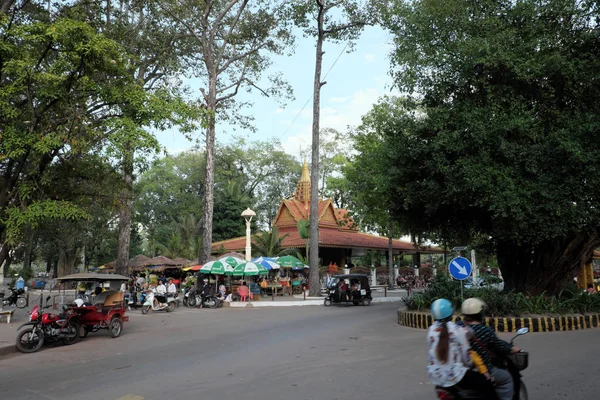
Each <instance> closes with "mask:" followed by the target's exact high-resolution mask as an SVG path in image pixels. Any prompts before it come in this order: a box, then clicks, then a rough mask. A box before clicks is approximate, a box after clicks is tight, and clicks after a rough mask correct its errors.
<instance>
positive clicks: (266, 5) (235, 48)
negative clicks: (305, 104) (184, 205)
mask: <svg viewBox="0 0 600 400" xmlns="http://www.w3.org/2000/svg"><path fill="white" fill-rule="evenodd" d="M155 1H156V3H157V4H159V5H160V6H161V7H162V9H163V10H165V11H166V12H168V13H169V14H170V15H171V16H172V17H173V18H174V19H176V20H177V21H178V22H179V23H181V24H182V25H183V26H184V28H185V29H184V30H183V31H182V32H181V34H182V35H191V36H192V37H193V38H195V40H196V41H197V44H198V45H199V47H200V48H201V53H200V54H190V59H192V60H194V61H195V68H194V70H193V72H194V74H195V75H196V78H200V79H201V81H202V86H201V88H200V91H201V92H202V96H203V102H204V108H205V109H206V111H207V112H208V113H209V118H208V124H207V125H208V126H207V128H206V138H205V139H206V142H205V143H206V146H205V156H206V164H205V168H206V173H205V196H204V207H203V216H202V253H201V255H200V262H206V261H208V259H209V258H210V254H211V250H212V233H213V229H212V228H213V210H214V197H215V192H214V184H215V145H216V126H217V122H218V121H223V120H229V121H231V122H238V123H242V124H243V125H245V126H249V125H248V123H249V122H250V119H251V118H248V117H247V116H243V114H242V113H239V112H238V111H239V110H241V109H243V106H245V105H247V104H244V103H241V104H240V103H237V104H236V96H237V95H238V93H239V91H240V90H247V91H250V92H252V91H257V92H258V93H260V94H263V95H266V96H271V95H274V96H281V95H283V96H284V97H285V96H287V95H291V92H290V89H289V86H288V85H287V84H285V82H284V81H283V80H282V79H281V77H280V76H279V75H274V76H271V77H269V79H268V81H266V80H265V79H264V77H263V72H264V71H265V70H266V69H267V68H268V67H269V66H270V65H271V61H270V60H269V58H268V57H269V55H270V54H283V53H284V52H285V51H288V50H290V46H291V44H292V40H293V37H292V35H291V34H290V31H289V29H288V26H287V24H286V20H285V19H284V18H283V15H282V7H281V3H280V2H277V1H274V0H258V1H254V2H250V1H248V0H185V1H180V0H177V1H174V0H155ZM234 105H235V107H234Z"/></svg>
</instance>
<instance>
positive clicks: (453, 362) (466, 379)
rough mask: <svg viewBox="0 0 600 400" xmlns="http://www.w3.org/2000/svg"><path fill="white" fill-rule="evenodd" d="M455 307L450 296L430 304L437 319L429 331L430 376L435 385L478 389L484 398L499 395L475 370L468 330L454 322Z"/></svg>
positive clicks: (432, 313) (495, 397)
mask: <svg viewBox="0 0 600 400" xmlns="http://www.w3.org/2000/svg"><path fill="white" fill-rule="evenodd" d="M453 313H454V308H453V307H452V304H451V303H450V301H449V300H447V299H437V300H436V301H434V302H433V303H432V304H431V315H432V316H433V319H434V321H435V322H434V323H433V325H431V326H430V327H429V331H428V332H427V343H428V344H429V351H428V366H427V372H428V374H429V379H430V380H431V382H432V383H433V384H434V385H437V386H441V387H443V388H450V387H452V386H455V385H458V386H460V387H461V388H462V389H471V390H475V391H477V392H478V393H481V394H482V395H483V396H484V398H485V399H497V396H496V393H495V391H494V388H493V386H492V385H491V383H490V382H489V381H488V380H486V379H485V378H484V376H483V375H481V374H480V373H478V372H475V371H473V369H472V368H473V365H472V359H471V355H470V353H469V350H470V346H469V340H468V338H467V334H468V330H467V329H466V328H465V327H461V326H458V325H457V324H455V323H454V322H452V314H453Z"/></svg>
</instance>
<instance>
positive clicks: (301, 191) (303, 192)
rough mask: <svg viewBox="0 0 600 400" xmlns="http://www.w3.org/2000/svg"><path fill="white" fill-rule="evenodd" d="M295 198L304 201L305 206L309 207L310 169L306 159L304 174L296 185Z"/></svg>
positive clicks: (303, 167)
mask: <svg viewBox="0 0 600 400" xmlns="http://www.w3.org/2000/svg"><path fill="white" fill-rule="evenodd" d="M294 198H295V199H296V200H298V201H301V202H303V203H304V207H307V208H308V203H309V202H310V173H309V171H308V164H307V163H306V159H304V164H303V165H302V175H301V176H300V180H299V181H298V184H297V185H296V191H295V192H294Z"/></svg>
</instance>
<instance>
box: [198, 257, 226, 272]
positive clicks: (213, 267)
mask: <svg viewBox="0 0 600 400" xmlns="http://www.w3.org/2000/svg"><path fill="white" fill-rule="evenodd" d="M199 272H200V273H201V274H213V275H231V273H232V272H233V267H232V266H231V265H229V264H227V263H224V262H221V261H219V260H217V261H209V262H207V263H206V264H204V265H203V266H202V268H200V270H199Z"/></svg>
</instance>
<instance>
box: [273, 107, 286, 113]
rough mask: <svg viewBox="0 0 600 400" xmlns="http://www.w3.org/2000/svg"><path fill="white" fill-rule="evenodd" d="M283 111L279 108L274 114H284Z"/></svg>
mask: <svg viewBox="0 0 600 400" xmlns="http://www.w3.org/2000/svg"><path fill="white" fill-rule="evenodd" d="M284 111H285V109H283V108H281V107H279V108H277V109H276V110H275V114H281V113H282V112H284Z"/></svg>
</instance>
